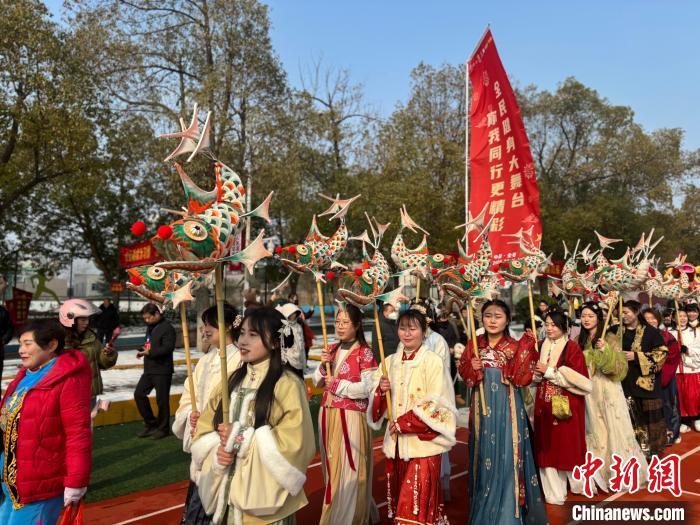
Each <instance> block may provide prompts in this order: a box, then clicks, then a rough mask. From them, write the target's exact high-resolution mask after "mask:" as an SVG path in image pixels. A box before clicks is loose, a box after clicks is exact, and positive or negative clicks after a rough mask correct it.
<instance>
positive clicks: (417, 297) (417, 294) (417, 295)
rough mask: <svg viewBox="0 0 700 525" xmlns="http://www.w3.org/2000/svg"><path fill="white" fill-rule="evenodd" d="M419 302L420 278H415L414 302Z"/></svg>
mask: <svg viewBox="0 0 700 525" xmlns="http://www.w3.org/2000/svg"><path fill="white" fill-rule="evenodd" d="M418 301H420V276H419V275H417V276H416V302H418Z"/></svg>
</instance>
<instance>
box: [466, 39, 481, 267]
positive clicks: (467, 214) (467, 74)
mask: <svg viewBox="0 0 700 525" xmlns="http://www.w3.org/2000/svg"><path fill="white" fill-rule="evenodd" d="M482 38H483V37H482ZM479 42H480V43H481V40H479ZM472 54H474V53H473V52H472ZM464 72H465V73H464V88H465V89H464V93H465V95H464V96H465V107H466V119H465V122H464V135H465V139H464V224H465V225H466V224H468V223H469V122H470V121H471V107H470V106H469V60H467V63H466V64H465V68H464ZM465 228H466V229H467V232H466V235H465V236H464V253H466V254H467V255H469V229H468V227H467V226H465Z"/></svg>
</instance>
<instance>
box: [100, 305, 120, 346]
mask: <svg viewBox="0 0 700 525" xmlns="http://www.w3.org/2000/svg"><path fill="white" fill-rule="evenodd" d="M100 310H102V313H101V314H100V315H99V316H98V317H97V320H96V321H95V328H96V329H97V330H96V333H97V340H98V341H99V342H100V343H102V344H105V343H109V340H110V339H111V338H112V332H114V329H115V328H116V327H117V326H119V311H118V310H117V307H116V306H114V305H113V304H112V300H111V299H110V298H109V297H105V298H104V301H102V304H101V305H100Z"/></svg>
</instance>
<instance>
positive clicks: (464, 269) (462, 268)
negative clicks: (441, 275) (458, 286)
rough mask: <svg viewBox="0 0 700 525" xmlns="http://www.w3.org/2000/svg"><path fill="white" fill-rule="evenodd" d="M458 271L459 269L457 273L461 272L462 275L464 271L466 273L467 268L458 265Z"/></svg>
mask: <svg viewBox="0 0 700 525" xmlns="http://www.w3.org/2000/svg"><path fill="white" fill-rule="evenodd" d="M458 271H459V273H461V274H462V275H464V274H465V273H467V269H466V268H465V267H464V266H460V267H459V270H458Z"/></svg>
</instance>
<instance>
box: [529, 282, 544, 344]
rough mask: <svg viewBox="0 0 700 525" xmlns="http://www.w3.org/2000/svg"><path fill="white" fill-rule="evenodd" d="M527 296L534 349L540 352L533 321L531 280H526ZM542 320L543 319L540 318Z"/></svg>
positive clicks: (533, 305) (533, 308)
mask: <svg viewBox="0 0 700 525" xmlns="http://www.w3.org/2000/svg"><path fill="white" fill-rule="evenodd" d="M527 298H528V301H529V302H530V326H531V328H532V337H534V338H535V350H537V353H538V354H539V353H540V343H539V341H538V340H537V324H536V323H535V304H534V302H533V300H532V282H531V281H530V279H528V280H527ZM542 321H543V322H544V319H543V320H542Z"/></svg>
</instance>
